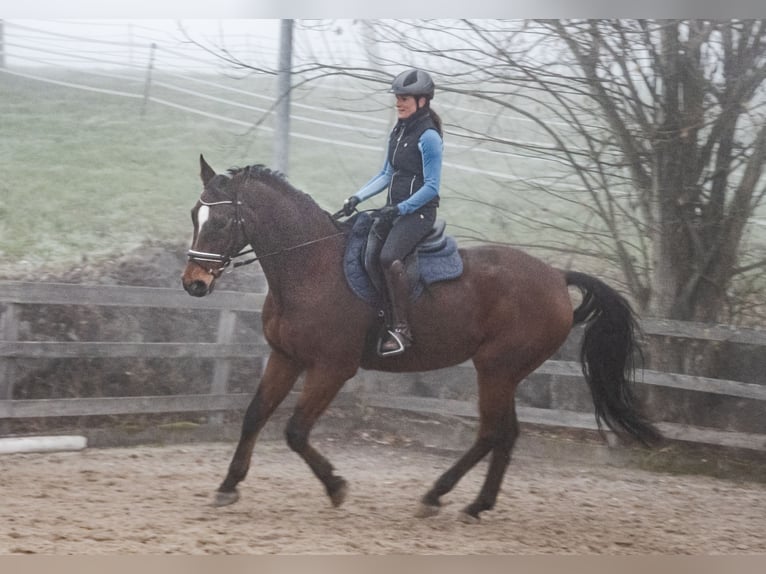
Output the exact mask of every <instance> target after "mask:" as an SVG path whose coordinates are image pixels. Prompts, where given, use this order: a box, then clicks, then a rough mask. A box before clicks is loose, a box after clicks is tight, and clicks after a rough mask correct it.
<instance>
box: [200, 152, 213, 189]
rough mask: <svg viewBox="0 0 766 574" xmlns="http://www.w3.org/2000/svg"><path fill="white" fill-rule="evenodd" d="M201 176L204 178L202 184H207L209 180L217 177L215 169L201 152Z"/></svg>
mask: <svg viewBox="0 0 766 574" xmlns="http://www.w3.org/2000/svg"><path fill="white" fill-rule="evenodd" d="M199 167H200V172H199V176H200V177H201V178H202V184H203V185H207V182H208V181H210V180H211V179H213V178H214V177H215V171H214V170H213V168H212V167H210V166H209V165H208V164H207V162H206V161H205V158H204V157H202V154H199Z"/></svg>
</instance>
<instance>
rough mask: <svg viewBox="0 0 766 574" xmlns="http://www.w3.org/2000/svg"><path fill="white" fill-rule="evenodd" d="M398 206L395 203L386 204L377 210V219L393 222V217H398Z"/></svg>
mask: <svg viewBox="0 0 766 574" xmlns="http://www.w3.org/2000/svg"><path fill="white" fill-rule="evenodd" d="M400 215H401V213H399V207H398V206H396V205H387V206H385V207H382V208H380V209H379V210H378V219H380V221H383V222H385V223H393V222H394V219H396V218H397V217H399V216H400Z"/></svg>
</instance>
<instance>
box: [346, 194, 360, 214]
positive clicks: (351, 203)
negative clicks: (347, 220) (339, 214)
mask: <svg viewBox="0 0 766 574" xmlns="http://www.w3.org/2000/svg"><path fill="white" fill-rule="evenodd" d="M357 205H359V198H358V197H357V196H355V195H352V196H351V197H349V198H348V199H347V200H346V201H344V202H343V215H345V216H346V217H348V216H349V215H351V214H352V213H354V209H356V206H357Z"/></svg>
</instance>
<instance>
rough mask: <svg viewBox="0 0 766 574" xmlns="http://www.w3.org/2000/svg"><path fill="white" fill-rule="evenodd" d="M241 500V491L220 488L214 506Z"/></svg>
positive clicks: (226, 504)
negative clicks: (228, 490)
mask: <svg viewBox="0 0 766 574" xmlns="http://www.w3.org/2000/svg"><path fill="white" fill-rule="evenodd" d="M238 500H239V492H237V491H236V490H232V491H231V492H221V491H220V490H219V491H218V492H216V493H215V498H214V499H213V506H229V505H230V504H234V503H235V502H237V501H238Z"/></svg>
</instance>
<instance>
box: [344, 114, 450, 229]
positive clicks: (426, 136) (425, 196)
mask: <svg viewBox="0 0 766 574" xmlns="http://www.w3.org/2000/svg"><path fill="white" fill-rule="evenodd" d="M418 149H419V150H420V155H421V156H422V157H423V185H422V186H421V187H420V189H418V190H417V191H415V192H414V193H413V194H412V195H411V196H410V197H409V198H407V199H406V200H405V201H402V202H401V203H399V205H398V207H399V213H401V214H402V215H405V214H407V213H412V212H413V211H415V210H417V209H419V208H421V207H423V206H424V205H425V204H426V203H428V202H429V201H431V200H432V199H434V198H435V197H436V196H437V195H439V185H440V184H441V175H442V153H443V149H444V144H443V142H442V138H441V137H440V136H439V134H438V132H437V131H436V130H433V129H428V130H426V131H424V132H423V133H422V134H421V135H420V138H419V139H418ZM393 175H394V168H393V166H392V165H391V164H390V163H389V161H388V157H386V161H385V163H384V164H383V169H382V170H381V171H380V173H378V174H377V175H376V176H375V177H373V178H372V179H371V180H370V181H368V182H367V183H365V184H364V185H363V186H362V188H361V189H360V190H359V191H357V192H356V193H355V194H354V195H355V196H356V197H357V198H359V201H364V200H366V199H369V198H371V197H372V196H374V195H377V194H379V193H380V192H381V191H383V190H385V189H387V188H388V186H389V185H390V184H391V178H392V177H393Z"/></svg>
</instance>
